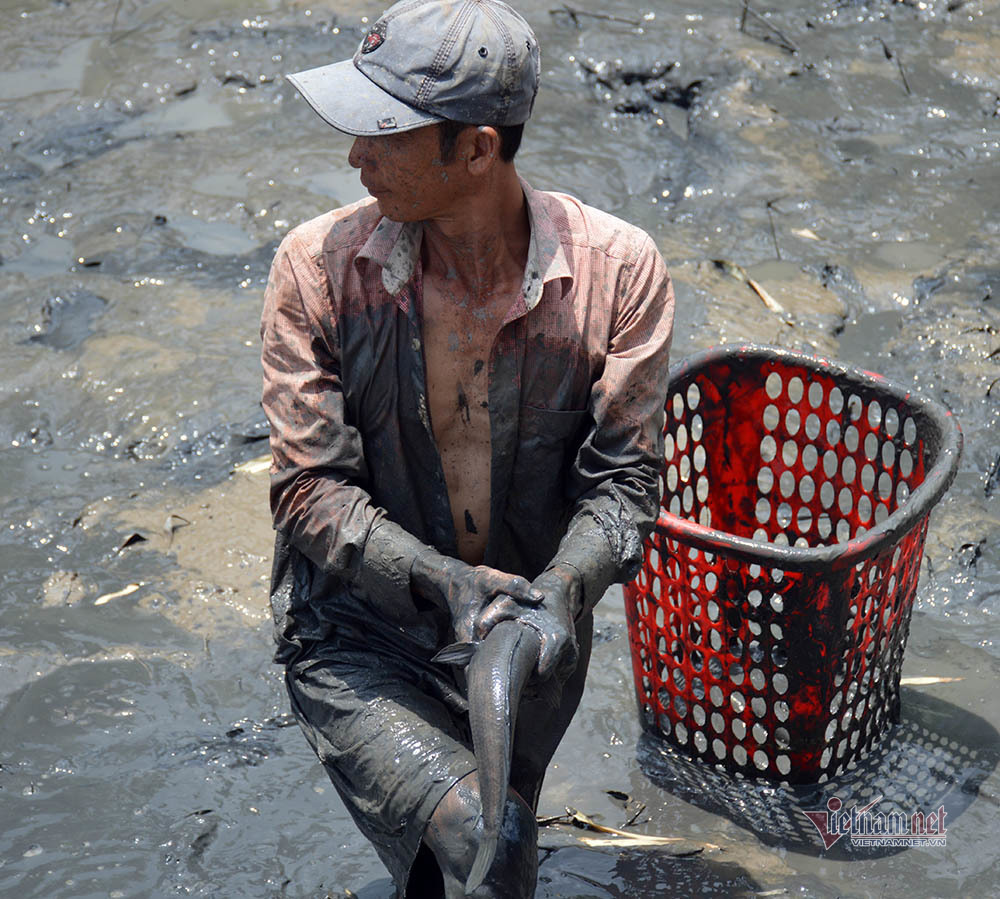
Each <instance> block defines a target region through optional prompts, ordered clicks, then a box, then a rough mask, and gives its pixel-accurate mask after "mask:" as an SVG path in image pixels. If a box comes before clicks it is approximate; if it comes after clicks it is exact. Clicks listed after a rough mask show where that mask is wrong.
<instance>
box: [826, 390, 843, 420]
mask: <svg viewBox="0 0 1000 899" xmlns="http://www.w3.org/2000/svg"><path fill="white" fill-rule="evenodd" d="M827 405H828V406H829V407H830V411H831V412H832V413H833V414H834V415H840V413H841V411H842V410H843V408H844V394H843V392H842V391H841V389H840V388H839V387H834V388H833V389H832V390H831V391H830V396H829V397H828V398H827Z"/></svg>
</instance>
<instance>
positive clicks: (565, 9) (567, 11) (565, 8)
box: [549, 3, 642, 28]
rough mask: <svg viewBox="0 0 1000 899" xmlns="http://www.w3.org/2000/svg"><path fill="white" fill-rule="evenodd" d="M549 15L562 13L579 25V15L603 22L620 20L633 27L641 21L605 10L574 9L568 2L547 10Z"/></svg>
mask: <svg viewBox="0 0 1000 899" xmlns="http://www.w3.org/2000/svg"><path fill="white" fill-rule="evenodd" d="M549 15H550V16H558V15H564V16H569V17H570V19H571V20H572V21H573V24H574V25H576V26H577V27H579V25H580V17H581V16H586V17H587V18H589V19H600V20H601V21H604V22H620V23H621V24H622V25H631V26H632V27H633V28H638V27H639V26H640V25H642V23H641V22H640V21H638V20H637V19H626V18H624V17H622V16H612V15H609V14H608V13H605V12H588V11H587V10H585V9H574V8H573V7H572V6H570V5H569V4H568V3H564V4H563V5H562V6H560V7H558V8H557V9H550V10H549Z"/></svg>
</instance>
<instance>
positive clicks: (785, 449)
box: [781, 440, 799, 468]
mask: <svg viewBox="0 0 1000 899" xmlns="http://www.w3.org/2000/svg"><path fill="white" fill-rule="evenodd" d="M798 458H799V445H798V444H797V443H796V442H795V441H794V440H786V441H785V443H784V445H783V446H782V447H781V460H782V461H783V462H784V463H785V465H787V466H789V468H790V467H791V466H793V465H794V464H795V462H796V460H797V459H798Z"/></svg>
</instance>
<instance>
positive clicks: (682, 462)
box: [677, 456, 691, 484]
mask: <svg viewBox="0 0 1000 899" xmlns="http://www.w3.org/2000/svg"><path fill="white" fill-rule="evenodd" d="M677 473H678V476H679V477H680V479H681V481H683V482H684V483H685V484H687V483H688V482H689V481H690V480H691V458H690V457H689V456H681V457H680V459H678V461H677Z"/></svg>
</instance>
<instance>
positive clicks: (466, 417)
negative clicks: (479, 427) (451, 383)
mask: <svg viewBox="0 0 1000 899" xmlns="http://www.w3.org/2000/svg"><path fill="white" fill-rule="evenodd" d="M458 411H459V412H460V413H461V416H462V421H464V422H465V423H466V424H469V423H470V422H471V421H472V412H471V410H470V409H469V398H468V397H467V396H466V395H465V391H464V390H463V389H462V385H461V384H459V385H458Z"/></svg>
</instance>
